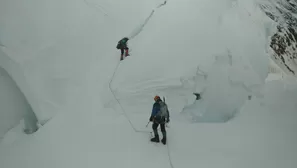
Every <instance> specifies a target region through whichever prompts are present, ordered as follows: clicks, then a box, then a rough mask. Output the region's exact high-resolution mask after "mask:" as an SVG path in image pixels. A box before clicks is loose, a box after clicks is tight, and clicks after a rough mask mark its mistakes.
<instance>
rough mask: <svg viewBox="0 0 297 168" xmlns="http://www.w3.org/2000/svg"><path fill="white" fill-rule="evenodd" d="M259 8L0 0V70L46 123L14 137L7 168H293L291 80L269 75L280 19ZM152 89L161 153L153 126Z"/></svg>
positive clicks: (2, 146)
mask: <svg viewBox="0 0 297 168" xmlns="http://www.w3.org/2000/svg"><path fill="white" fill-rule="evenodd" d="M257 3H258V2H256V1H246V0H237V1H230V0H218V1H215V0H182V1H177V0H168V1H166V3H165V1H163V0H151V1H146V0H126V1H123V0H114V1H110V0H63V1H61V0H44V1H33V0H27V1H18V0H3V1H1V2H0V44H1V45H0V67H2V68H3V69H4V70H5V71H6V72H7V73H8V74H9V75H10V76H11V77H12V79H13V80H14V81H15V82H16V83H17V86H18V87H19V88H20V90H21V91H22V93H23V94H24V96H25V97H26V99H27V101H28V103H29V104H30V105H31V107H32V109H33V111H34V112H35V114H36V117H37V119H38V122H39V123H40V124H41V125H43V126H41V127H40V128H39V130H38V131H37V132H36V133H34V134H30V135H26V134H24V133H22V125H21V124H20V125H17V126H16V127H15V128H14V129H12V130H10V131H9V132H7V133H6V134H5V136H4V138H3V139H2V141H1V143H0V168H68V167H69V168H70V167H71V168H82V167H87V168H95V167H96V168H98V167H102V168H103V167H104V168H151V167H154V168H159V167H160V168H196V167H197V168H251V167H253V168H296V167H297V160H296V158H297V132H296V128H297V120H296V119H297V103H296V100H297V84H296V79H294V78H290V77H288V76H284V75H283V74H281V73H274V74H270V75H268V71H269V68H268V67H269V61H270V60H269V53H270V50H269V48H268V46H269V37H270V35H271V34H272V33H273V31H274V30H275V24H274V23H273V22H271V20H269V19H268V18H267V17H266V16H265V15H264V14H263V13H262V12H261V11H260V10H259V9H258V7H257ZM125 36H128V37H130V38H131V39H130V40H129V42H128V43H129V46H130V48H131V49H132V51H131V56H130V57H127V58H125V60H124V61H121V62H120V61H119V59H120V51H119V50H116V44H117V42H118V41H119V40H120V39H121V38H122V37H125ZM280 76H281V77H280ZM279 78H281V79H279ZM1 80H4V79H2V78H1ZM1 80H0V82H1ZM0 87H1V85H0ZM1 89H2V88H0V91H1ZM194 92H197V93H201V95H202V99H200V100H197V101H195V96H194V95H193V93H194ZM1 93H2V92H1ZM156 94H158V95H160V96H161V97H163V96H164V97H165V98H166V103H167V104H168V106H169V110H170V116H171V117H170V120H171V121H170V123H169V124H168V127H167V128H166V129H167V135H168V138H167V139H168V143H167V145H165V146H164V145H163V144H161V143H159V144H154V143H151V142H150V141H149V139H150V131H152V129H151V123H150V124H149V125H148V127H146V124H147V123H148V120H149V117H150V113H151V109H152V105H153V103H154V102H153V97H154V96H155V95H156ZM248 97H251V99H250V100H249V99H248ZM0 98H1V99H4V98H5V96H2V95H1V96H0ZM1 99H0V100H1ZM17 105H18V104H16V106H17ZM3 109H4V110H5V109H8V108H6V107H5V106H4V107H0V110H3ZM0 112H1V111H0ZM4 120H6V119H5V117H3V118H1V119H0V122H2V121H4ZM160 136H161V138H162V134H161V132H160Z"/></svg>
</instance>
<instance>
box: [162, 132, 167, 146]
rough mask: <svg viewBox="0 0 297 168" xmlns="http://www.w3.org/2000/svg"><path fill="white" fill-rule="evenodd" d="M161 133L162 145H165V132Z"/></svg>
mask: <svg viewBox="0 0 297 168" xmlns="http://www.w3.org/2000/svg"><path fill="white" fill-rule="evenodd" d="M162 134H163V138H162V140H161V141H162V143H163V144H164V145H166V132H162Z"/></svg>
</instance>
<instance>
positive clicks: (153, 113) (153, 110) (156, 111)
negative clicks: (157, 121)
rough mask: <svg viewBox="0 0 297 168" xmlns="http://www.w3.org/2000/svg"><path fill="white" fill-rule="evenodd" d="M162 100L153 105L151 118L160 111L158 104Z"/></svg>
mask: <svg viewBox="0 0 297 168" xmlns="http://www.w3.org/2000/svg"><path fill="white" fill-rule="evenodd" d="M160 101H162V100H157V101H156V102H155V103H154V105H153V109H152V114H151V116H152V117H155V116H156V115H157V113H158V112H159V111H160V104H159V102H160Z"/></svg>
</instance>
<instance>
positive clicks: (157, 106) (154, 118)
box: [150, 96, 169, 145]
mask: <svg viewBox="0 0 297 168" xmlns="http://www.w3.org/2000/svg"><path fill="white" fill-rule="evenodd" d="M154 100H155V103H154V105H153V109H152V114H151V116H150V121H151V122H153V126H152V128H153V131H154V135H155V137H154V138H152V139H151V141H152V142H160V139H159V134H158V130H157V128H158V126H159V124H160V126H161V132H162V135H163V139H162V140H161V141H162V143H163V144H164V145H165V144H166V129H165V123H168V122H169V111H168V108H167V105H166V104H165V102H163V101H162V100H161V98H160V97H159V96H155V97H154ZM161 105H162V106H166V114H164V116H163V115H161V116H159V115H158V113H159V112H160V110H161Z"/></svg>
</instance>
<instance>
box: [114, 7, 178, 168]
mask: <svg viewBox="0 0 297 168" xmlns="http://www.w3.org/2000/svg"><path fill="white" fill-rule="evenodd" d="M166 3H167V1H164V3H163V4H160V5H159V6H158V7H157V8H160V7H162V6H163V5H165V4H166ZM154 12H155V10H152V12H151V14H150V15H149V16H148V17H147V19H146V20H145V21H144V23H143V24H141V26H140V27H139V28H137V29H135V30H137V31H136V32H134V33H133V35H131V36H130V37H129V38H130V40H131V39H133V38H134V37H136V36H137V35H138V34H139V33H140V32H141V31H142V29H143V28H144V27H145V25H146V24H147V23H148V21H149V19H150V18H151V17H152V16H153V14H154ZM119 65H120V62H119V63H118V64H117V66H116V68H115V70H114V72H113V75H112V77H111V80H110V82H109V89H110V91H111V93H112V95H113V97H114V99H115V100H116V101H117V103H118V105H119V106H120V107H121V110H122V112H123V114H124V115H125V117H126V118H127V120H128V121H129V123H130V125H131V127H132V128H133V130H134V131H135V132H136V133H142V134H143V133H144V134H145V136H148V134H151V133H152V130H150V131H149V130H138V129H137V128H136V127H135V126H134V125H133V123H132V121H131V119H130V118H129V116H128V114H127V113H126V111H125V109H124V108H123V106H122V104H121V103H120V101H119V99H118V98H117V97H116V95H115V93H114V91H113V90H112V87H111V85H112V82H113V80H114V78H115V74H116V72H117V70H118V67H119ZM148 139H150V138H148ZM151 143H152V142H151ZM159 144H161V143H159ZM152 145H154V144H153V143H152ZM166 149H167V157H168V161H169V165H170V167H171V168H174V166H173V163H172V161H171V156H170V151H169V142H168V141H167V146H166Z"/></svg>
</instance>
